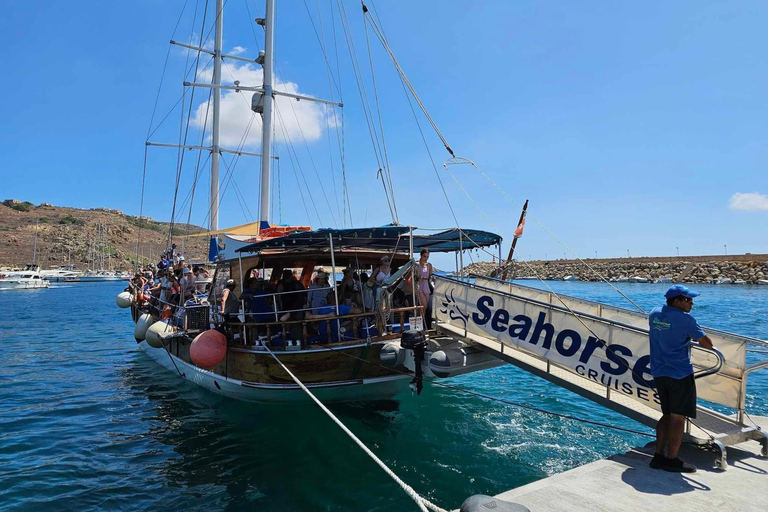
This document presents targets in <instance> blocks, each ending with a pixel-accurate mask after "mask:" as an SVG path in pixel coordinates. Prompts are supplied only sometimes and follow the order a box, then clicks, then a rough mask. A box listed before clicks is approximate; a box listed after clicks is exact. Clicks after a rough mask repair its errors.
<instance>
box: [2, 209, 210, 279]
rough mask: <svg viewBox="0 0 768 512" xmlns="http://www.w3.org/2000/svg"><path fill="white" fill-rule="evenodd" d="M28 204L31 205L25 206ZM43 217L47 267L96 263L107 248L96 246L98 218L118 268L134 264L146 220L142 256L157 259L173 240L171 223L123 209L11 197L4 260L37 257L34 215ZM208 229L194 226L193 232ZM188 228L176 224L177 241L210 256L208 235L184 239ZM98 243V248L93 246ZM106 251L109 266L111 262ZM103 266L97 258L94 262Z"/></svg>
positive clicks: (191, 253)
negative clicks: (31, 201)
mask: <svg viewBox="0 0 768 512" xmlns="http://www.w3.org/2000/svg"><path fill="white" fill-rule="evenodd" d="M24 210H27V211H24ZM36 219H39V228H38V237H37V263H38V264H39V265H40V266H41V267H42V268H53V267H58V266H60V265H66V264H68V263H69V258H70V257H71V263H72V264H73V265H76V266H77V268H79V269H81V270H82V269H85V268H89V267H91V261H92V259H93V258H94V255H95V254H99V256H98V258H100V257H101V256H100V255H101V254H102V247H99V246H96V241H97V232H98V226H99V224H101V225H102V229H103V240H104V243H103V253H104V254H105V255H106V254H109V255H110V258H109V260H111V267H112V269H114V270H130V269H132V268H133V266H134V263H135V260H136V242H137V239H138V235H139V226H140V225H141V248H140V249H139V259H140V260H142V252H143V262H145V263H150V262H152V263H156V262H157V259H158V255H159V254H160V253H161V252H162V251H163V250H165V248H166V247H167V244H168V227H169V225H168V223H165V222H157V221H155V220H152V219H148V218H146V217H144V218H143V219H142V221H141V222H140V221H139V218H138V217H136V216H132V215H125V214H124V213H122V212H120V211H119V210H108V209H106V208H97V209H91V210H80V209H77V208H65V207H59V206H52V205H48V204H47V203H43V204H41V205H39V206H35V205H32V204H31V203H26V202H24V203H20V202H14V201H13V200H6V201H4V202H3V203H0V266H19V265H23V264H25V263H30V262H31V261H32V253H33V247H34V240H35V220H36ZM202 231H204V229H203V228H200V227H198V226H190V227H189V233H200V232H202ZM186 232H187V225H186V224H176V225H175V226H174V242H176V244H177V246H178V247H177V250H181V247H182V244H183V245H184V246H185V247H184V253H185V256H186V257H187V259H188V260H192V261H202V260H204V259H207V255H208V240H207V238H206V237H201V238H189V239H185V241H182V239H181V238H180V235H183V234H185V233H186ZM94 246H96V250H94ZM107 261H108V259H107V257H106V256H104V262H105V264H104V265H105V267H109V266H110V265H108V263H107ZM94 266H95V267H96V268H98V267H99V266H100V264H99V263H98V262H96V264H95V265H94Z"/></svg>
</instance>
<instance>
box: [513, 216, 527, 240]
mask: <svg viewBox="0 0 768 512" xmlns="http://www.w3.org/2000/svg"><path fill="white" fill-rule="evenodd" d="M524 228H525V217H523V220H522V222H520V225H519V226H517V229H516V230H515V232H514V236H515V238H520V237H521V236H523V229H524Z"/></svg>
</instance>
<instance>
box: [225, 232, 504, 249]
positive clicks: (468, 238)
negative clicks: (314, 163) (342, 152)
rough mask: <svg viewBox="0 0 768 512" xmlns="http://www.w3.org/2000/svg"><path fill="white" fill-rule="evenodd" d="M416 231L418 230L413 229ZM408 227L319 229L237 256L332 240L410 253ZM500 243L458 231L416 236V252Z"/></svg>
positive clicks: (494, 237)
mask: <svg viewBox="0 0 768 512" xmlns="http://www.w3.org/2000/svg"><path fill="white" fill-rule="evenodd" d="M414 229H415V228H414ZM410 231H411V228H409V227H408V226H382V227H375V228H348V229H331V228H324V229H316V230H314V231H302V232H299V233H293V234H291V235H287V236H283V237H279V238H270V239H268V240H262V241H260V242H256V243H253V244H250V245H246V246H245V247H241V248H240V249H238V250H237V252H242V253H256V252H260V251H264V250H270V249H273V250H274V249H285V250H302V251H308V250H312V249H325V248H329V247H330V241H329V238H330V237H333V248H334V249H347V248H355V249H372V250H386V251H398V250H400V251H407V250H408V247H409V245H410V241H409V240H408V238H409V233H410ZM498 243H501V236H499V235H497V234H494V233H490V232H488V231H480V230H477V229H462V230H459V229H458V228H454V229H449V230H446V231H441V232H440V233H435V234H432V235H417V234H414V235H413V248H414V250H416V251H420V250H421V249H429V250H430V251H433V252H452V251H458V250H461V249H464V250H466V249H476V248H478V247H488V246H491V245H496V244H498Z"/></svg>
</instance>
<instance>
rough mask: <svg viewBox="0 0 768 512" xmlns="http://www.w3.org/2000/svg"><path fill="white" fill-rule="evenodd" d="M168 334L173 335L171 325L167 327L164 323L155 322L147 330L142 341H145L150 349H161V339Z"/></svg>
mask: <svg viewBox="0 0 768 512" xmlns="http://www.w3.org/2000/svg"><path fill="white" fill-rule="evenodd" d="M169 334H173V326H172V325H168V324H167V323H166V322H155V323H153V324H152V325H151V326H149V329H147V332H146V334H145V337H144V339H145V340H147V343H148V344H149V346H150V347H153V348H162V347H163V340H162V338H163V337H165V336H168V335H169Z"/></svg>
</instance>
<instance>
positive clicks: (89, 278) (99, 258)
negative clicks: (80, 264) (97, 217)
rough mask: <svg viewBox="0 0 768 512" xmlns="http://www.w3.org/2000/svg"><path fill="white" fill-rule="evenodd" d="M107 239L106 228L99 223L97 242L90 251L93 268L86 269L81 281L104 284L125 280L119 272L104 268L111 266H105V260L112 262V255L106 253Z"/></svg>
mask: <svg viewBox="0 0 768 512" xmlns="http://www.w3.org/2000/svg"><path fill="white" fill-rule="evenodd" d="M105 238H106V236H105V234H104V226H103V225H102V224H101V223H99V224H98V226H97V228H96V240H95V241H94V244H93V246H92V247H91V251H90V252H91V254H90V256H91V267H92V268H89V269H86V270H85V272H83V273H82V275H81V276H80V281H84V282H92V283H103V282H108V281H122V280H123V276H121V275H120V274H118V273H117V272H115V271H113V270H111V269H109V270H107V269H106V268H104V267H105V266H109V264H105V261H104V260H105V259H107V260H110V254H109V253H106V252H105V250H106V248H105V243H104V241H105ZM97 266H98V267H99V268H98V269H97V268H95V267H97Z"/></svg>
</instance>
